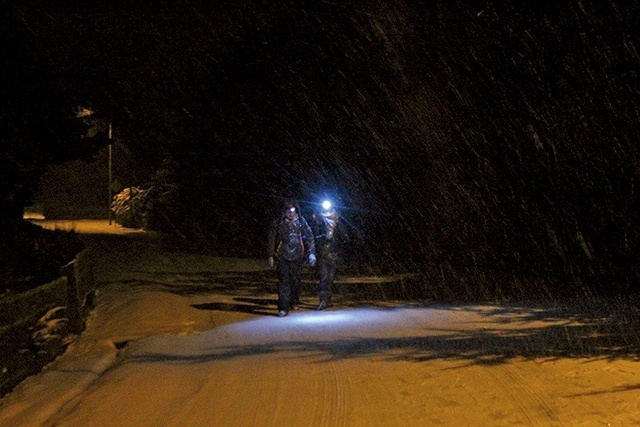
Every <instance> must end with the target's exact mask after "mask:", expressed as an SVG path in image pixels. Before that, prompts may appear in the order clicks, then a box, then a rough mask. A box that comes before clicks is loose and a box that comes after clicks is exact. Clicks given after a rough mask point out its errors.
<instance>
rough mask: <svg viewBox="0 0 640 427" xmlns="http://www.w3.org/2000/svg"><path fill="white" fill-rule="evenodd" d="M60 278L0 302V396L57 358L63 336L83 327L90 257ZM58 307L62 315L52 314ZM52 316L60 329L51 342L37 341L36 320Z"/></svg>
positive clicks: (83, 255) (89, 302)
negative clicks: (58, 322) (61, 308)
mask: <svg viewBox="0 0 640 427" xmlns="http://www.w3.org/2000/svg"><path fill="white" fill-rule="evenodd" d="M60 274H61V277H59V278H58V279H56V280H54V281H52V282H49V283H46V284H44V285H41V286H38V287H37V288H34V289H31V290H28V291H25V292H20V293H17V294H10V295H5V296H3V297H2V298H0V348H2V352H0V397H2V396H3V395H4V394H6V393H7V392H9V391H10V390H11V389H12V388H13V387H15V386H16V385H17V384H19V383H20V382H21V381H22V380H24V379H25V378H26V377H28V376H29V375H33V374H35V373H37V372H39V371H40V370H41V368H42V367H43V366H44V365H46V364H47V363H49V362H51V361H52V360H54V359H55V357H57V356H59V355H60V354H62V352H64V350H65V348H66V343H68V342H69V341H68V340H67V337H68V336H69V335H70V334H79V333H80V332H82V330H83V329H84V327H85V323H86V320H87V317H88V315H89V313H90V311H91V309H92V308H93V304H94V298H95V279H94V273H93V260H92V257H91V253H90V252H89V251H87V250H86V249H85V250H83V251H81V252H80V253H79V254H78V255H76V257H75V258H74V260H73V261H71V262H70V263H69V264H67V265H65V266H63V267H62V268H61V269H60ZM58 307H64V310H54V309H56V308H58ZM51 313H54V314H53V315H54V316H55V317H54V318H55V319H60V320H63V322H62V323H61V325H63V326H62V327H61V328H60V329H58V330H56V332H55V335H56V336H55V338H54V339H53V340H51V341H47V342H44V343H42V342H39V341H38V338H37V337H36V335H37V331H38V328H39V327H41V319H43V318H45V317H46V316H49V315H50V314H51ZM65 318H66V322H64V319H65ZM47 320H51V319H49V318H48V317H47Z"/></svg>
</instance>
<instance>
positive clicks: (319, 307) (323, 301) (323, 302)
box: [316, 300, 327, 311]
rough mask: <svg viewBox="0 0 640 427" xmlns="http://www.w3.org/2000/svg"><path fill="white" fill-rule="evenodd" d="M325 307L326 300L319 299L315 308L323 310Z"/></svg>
mask: <svg viewBox="0 0 640 427" xmlns="http://www.w3.org/2000/svg"><path fill="white" fill-rule="evenodd" d="M325 308H327V302H326V301H325V300H320V303H318V306H317V307H316V310H318V311H320V310H324V309H325Z"/></svg>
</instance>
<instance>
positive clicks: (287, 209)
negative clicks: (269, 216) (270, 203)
mask: <svg viewBox="0 0 640 427" xmlns="http://www.w3.org/2000/svg"><path fill="white" fill-rule="evenodd" d="M267 250H268V265H269V268H274V267H276V263H277V270H278V316H279V317H284V316H286V315H287V314H289V311H290V310H295V309H297V307H298V305H299V303H300V287H301V282H302V264H303V263H304V261H305V258H306V259H307V260H308V262H309V264H310V265H312V266H313V265H315V263H316V255H315V239H314V237H313V233H312V231H311V227H309V224H308V223H307V220H306V219H305V218H304V217H303V216H302V215H300V213H299V208H298V205H297V204H296V203H295V202H286V203H285V204H284V209H283V211H282V214H281V215H279V216H278V217H277V218H276V219H275V220H274V221H273V223H272V224H271V227H270V228H269V236H268V248H267ZM276 260H277V262H276Z"/></svg>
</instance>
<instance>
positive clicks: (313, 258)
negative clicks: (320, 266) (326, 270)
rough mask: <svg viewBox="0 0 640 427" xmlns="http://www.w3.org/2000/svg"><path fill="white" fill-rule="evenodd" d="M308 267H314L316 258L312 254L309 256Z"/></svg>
mask: <svg viewBox="0 0 640 427" xmlns="http://www.w3.org/2000/svg"><path fill="white" fill-rule="evenodd" d="M309 265H310V266H311V267H313V266H314V265H316V256H315V255H314V254H309Z"/></svg>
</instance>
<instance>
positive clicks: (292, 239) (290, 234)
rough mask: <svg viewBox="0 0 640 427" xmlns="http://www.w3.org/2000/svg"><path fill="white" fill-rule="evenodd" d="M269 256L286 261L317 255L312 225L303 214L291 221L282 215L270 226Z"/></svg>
mask: <svg viewBox="0 0 640 427" xmlns="http://www.w3.org/2000/svg"><path fill="white" fill-rule="evenodd" d="M267 251H268V256H269V257H274V258H279V259H283V260H286V261H295V260H302V259H304V257H305V256H308V255H309V254H314V255H315V240H314V238H313V233H312V231H311V227H309V224H308V223H307V220H305V219H304V217H302V216H301V215H297V217H296V218H295V219H294V220H292V221H290V220H289V219H288V218H287V217H286V216H284V215H282V216H281V217H279V218H276V220H274V221H273V223H272V224H271V227H270V228H269V243H268V248H267Z"/></svg>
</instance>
